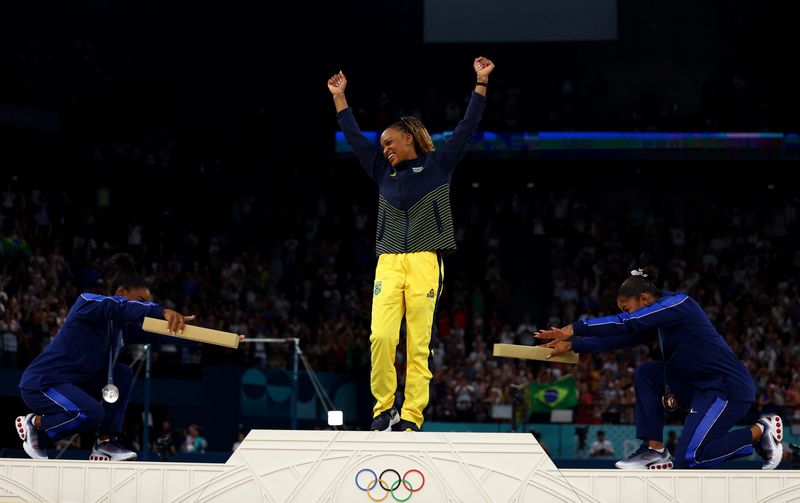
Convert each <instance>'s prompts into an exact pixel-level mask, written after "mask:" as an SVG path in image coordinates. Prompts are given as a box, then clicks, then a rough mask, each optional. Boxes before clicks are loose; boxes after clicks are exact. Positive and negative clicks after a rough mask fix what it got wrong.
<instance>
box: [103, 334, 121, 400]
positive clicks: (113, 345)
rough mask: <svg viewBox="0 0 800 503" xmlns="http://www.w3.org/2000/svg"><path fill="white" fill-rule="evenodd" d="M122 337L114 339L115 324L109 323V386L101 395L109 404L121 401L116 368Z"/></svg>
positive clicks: (107, 385) (104, 387)
mask: <svg viewBox="0 0 800 503" xmlns="http://www.w3.org/2000/svg"><path fill="white" fill-rule="evenodd" d="M118 339H121V337H119V338H116V337H114V322H113V321H109V322H108V341H109V348H108V384H106V385H105V386H103V390H102V391H101V394H102V396H103V400H104V401H106V402H107V403H114V402H116V401H117V400H119V388H117V387H116V386H114V366H115V365H116V364H117V358H118V357H119V353H120V350H122V344H121V342H122V341H121V340H118Z"/></svg>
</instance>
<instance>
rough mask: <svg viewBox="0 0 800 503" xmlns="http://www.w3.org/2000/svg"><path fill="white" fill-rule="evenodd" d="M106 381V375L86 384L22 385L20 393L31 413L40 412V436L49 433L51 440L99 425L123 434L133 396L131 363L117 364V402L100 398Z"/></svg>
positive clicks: (115, 378) (104, 428)
mask: <svg viewBox="0 0 800 503" xmlns="http://www.w3.org/2000/svg"><path fill="white" fill-rule="evenodd" d="M106 382H107V376H105V375H99V376H98V377H97V379H94V380H92V381H89V382H86V383H80V384H56V385H54V386H51V387H50V388H47V389H45V390H28V389H22V388H20V394H21V395H22V399H23V400H24V401H25V403H26V404H27V405H28V407H30V409H31V411H32V412H34V413H35V414H41V416H42V425H41V428H40V429H39V432H40V437H44V436H45V435H46V437H47V438H48V439H49V440H50V441H55V440H58V439H60V438H64V437H67V436H70V435H72V434H74V433H80V432H84V431H90V430H93V429H95V428H97V427H98V426H99V429H100V433H120V432H122V422H123V420H124V419H125V410H126V409H127V408H128V402H129V401H130V398H131V385H132V384H133V371H132V370H131V368H130V367H129V366H128V365H122V364H117V365H115V366H114V385H115V386H117V388H119V399H118V400H117V401H116V402H114V403H106V402H104V401H102V399H101V394H100V392H101V390H102V389H103V386H105V385H106ZM41 433H44V434H45V435H41ZM42 440H44V438H42Z"/></svg>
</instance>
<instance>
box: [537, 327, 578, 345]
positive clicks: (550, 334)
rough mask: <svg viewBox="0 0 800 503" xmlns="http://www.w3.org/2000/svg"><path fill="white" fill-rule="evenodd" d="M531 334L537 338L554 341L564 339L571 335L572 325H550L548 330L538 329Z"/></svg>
mask: <svg viewBox="0 0 800 503" xmlns="http://www.w3.org/2000/svg"><path fill="white" fill-rule="evenodd" d="M533 336H534V337H535V338H537V339H552V340H555V341H565V340H567V339H569V338H570V337H572V325H567V326H566V327H564V328H556V327H550V329H549V330H538V331H536V332H535V333H534V334H533Z"/></svg>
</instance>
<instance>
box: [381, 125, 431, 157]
mask: <svg viewBox="0 0 800 503" xmlns="http://www.w3.org/2000/svg"><path fill="white" fill-rule="evenodd" d="M389 128H390V129H397V130H399V131H402V132H404V133H408V134H410V135H411V137H412V138H413V139H414V148H415V149H416V151H417V154H427V153H429V152H433V151H434V150H436V147H434V145H433V140H432V139H431V135H430V133H428V130H427V129H426V128H425V126H424V125H423V124H422V121H420V120H419V119H417V118H416V117H411V116H406V117H400V120H399V121H397V122H395V123H394V124H392V125H391V126H389Z"/></svg>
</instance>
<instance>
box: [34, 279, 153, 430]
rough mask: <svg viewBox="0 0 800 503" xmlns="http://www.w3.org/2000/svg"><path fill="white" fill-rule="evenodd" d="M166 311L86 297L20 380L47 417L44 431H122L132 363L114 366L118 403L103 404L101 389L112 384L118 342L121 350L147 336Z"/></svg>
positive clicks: (119, 299)
mask: <svg viewBox="0 0 800 503" xmlns="http://www.w3.org/2000/svg"><path fill="white" fill-rule="evenodd" d="M163 315H164V310H163V308H162V307H161V306H159V305H158V304H154V303H152V302H139V301H134V300H128V299H126V298H124V297H106V296H103V295H95V294H91V293H84V294H82V295H80V296H79V297H78V299H77V300H76V301H75V304H74V305H73V306H72V309H70V311H69V313H68V314H67V318H66V319H65V320H64V325H63V326H62V327H61V330H59V331H58V334H56V336H55V337H54V338H53V340H52V341H51V342H50V344H48V346H47V347H46V348H45V349H44V351H42V353H41V354H40V355H39V356H37V357H36V359H34V360H33V362H31V364H30V365H29V366H28V368H26V369H25V372H24V373H23V374H22V380H21V381H20V383H19V388H20V394H21V395H22V399H23V400H24V401H25V403H26V404H27V405H28V406H29V407H30V408H31V410H33V411H34V412H35V413H37V414H41V415H42V427H41V429H40V432H45V433H46V436H47V437H48V438H49V439H51V440H56V439H58V438H62V437H65V436H68V435H71V434H73V433H77V432H81V431H87V430H92V429H94V428H96V427H97V426H98V425H99V426H100V429H101V432H105V433H113V432H117V433H118V432H121V431H122V421H123V419H124V416H125V409H126V407H127V405H128V401H129V400H130V388H131V385H132V381H133V375H132V372H131V369H130V367H129V366H127V365H115V367H114V373H113V379H114V384H115V385H116V386H117V387H118V388H119V393H120V397H119V400H117V401H116V402H115V403H113V404H108V403H105V402H102V404H101V402H99V400H100V390H101V389H102V387H103V386H105V384H106V383H107V378H108V361H109V352H110V351H111V346H112V341H113V344H114V345H115V346H116V347H119V349H120V350H121V346H122V345H124V344H125V343H126V342H127V341H128V339H134V340H138V339H144V337H142V336H141V334H142V332H141V324H142V321H143V320H144V317H145V316H150V317H153V318H163ZM147 338H148V339H153V337H150V336H149V335H148V336H147ZM155 338H158V337H155ZM43 440H44V438H43Z"/></svg>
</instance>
